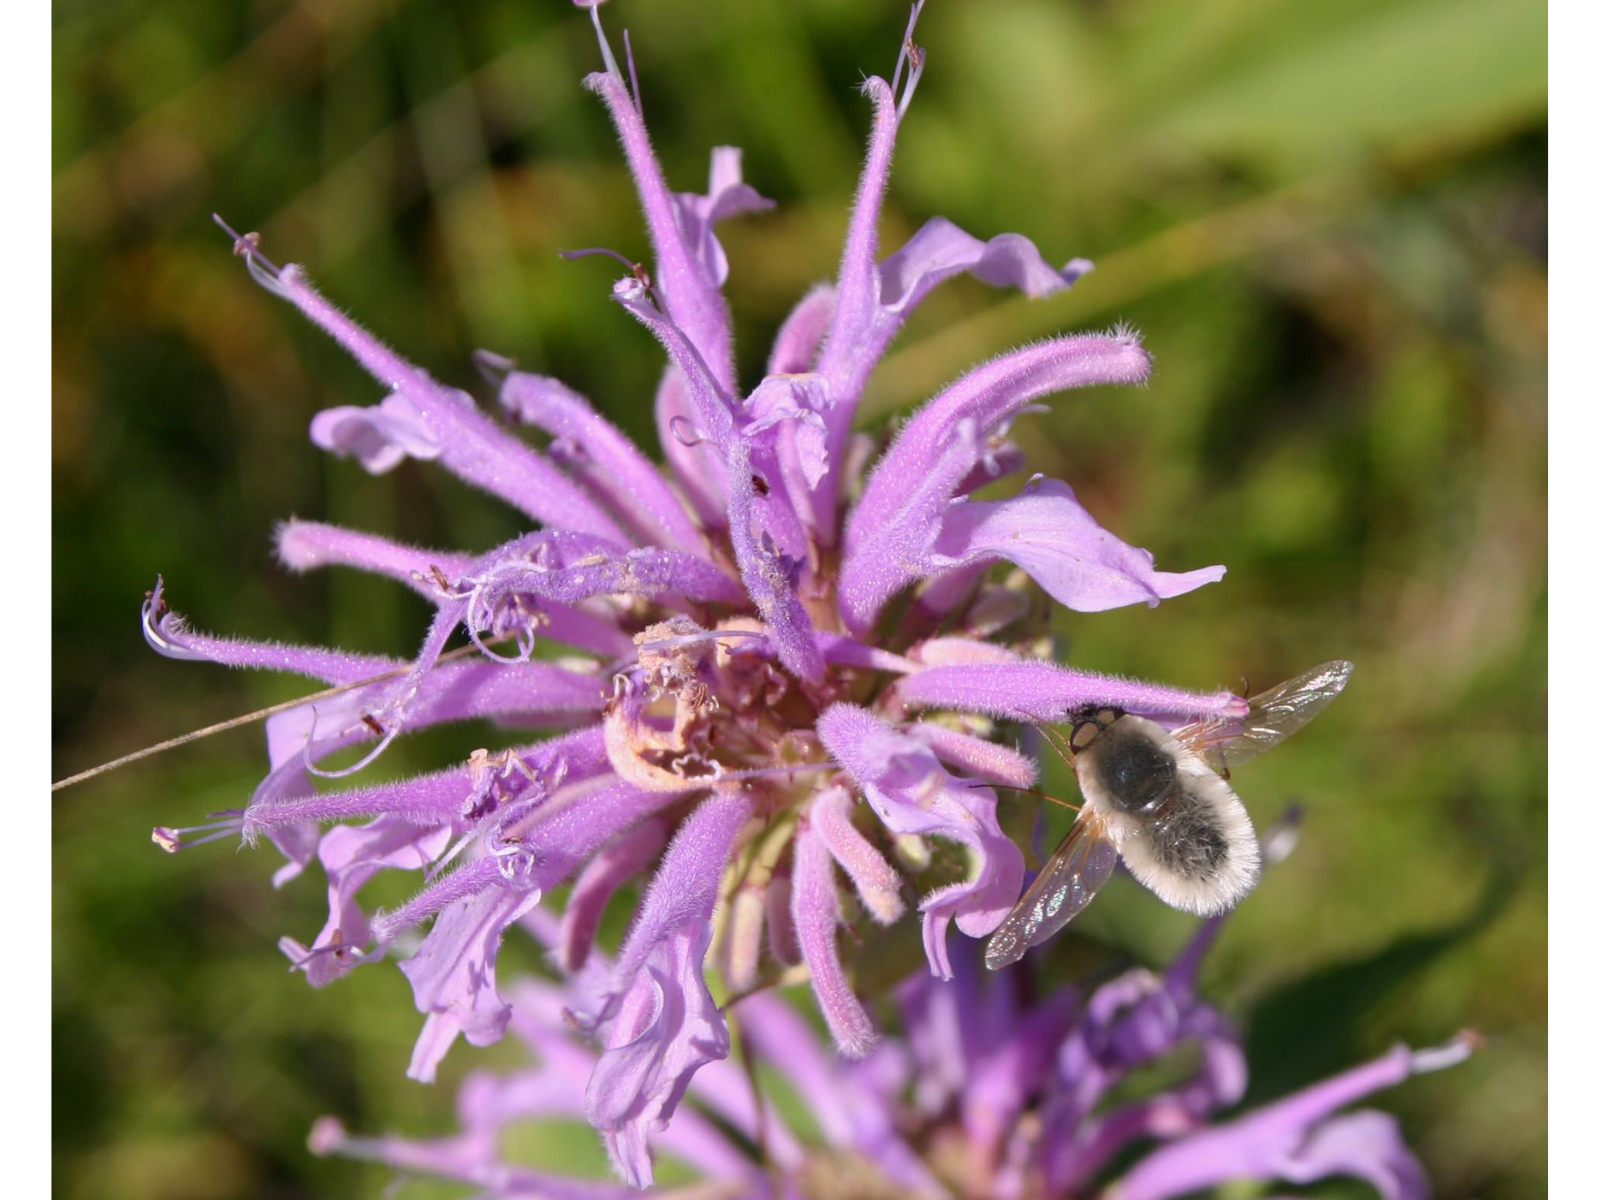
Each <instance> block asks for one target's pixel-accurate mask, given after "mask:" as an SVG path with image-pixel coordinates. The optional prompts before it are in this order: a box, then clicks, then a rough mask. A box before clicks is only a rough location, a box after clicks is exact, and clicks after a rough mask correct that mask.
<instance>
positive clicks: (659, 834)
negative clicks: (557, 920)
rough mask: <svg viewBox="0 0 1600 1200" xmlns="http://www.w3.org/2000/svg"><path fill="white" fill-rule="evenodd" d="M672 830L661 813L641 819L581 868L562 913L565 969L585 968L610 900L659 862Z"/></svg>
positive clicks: (570, 970) (561, 952) (561, 951)
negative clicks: (642, 872) (657, 860)
mask: <svg viewBox="0 0 1600 1200" xmlns="http://www.w3.org/2000/svg"><path fill="white" fill-rule="evenodd" d="M671 832H672V829H671V826H670V825H668V824H667V822H666V821H664V820H662V819H660V818H658V817H653V818H651V819H650V820H648V821H644V822H641V823H640V824H639V825H638V826H636V827H635V828H633V829H630V830H629V831H628V832H627V833H624V834H623V835H622V836H621V837H619V838H618V839H617V840H616V841H614V842H612V843H611V844H610V845H609V846H607V847H606V848H605V849H604V850H602V851H600V853H599V854H596V855H595V856H594V857H593V858H592V859H590V860H589V862H588V865H586V866H585V867H584V868H583V870H582V871H581V872H579V874H578V878H577V880H576V882H574V883H573V885H572V894H571V895H570V896H568V898H567V907H566V909H565V911H563V912H562V914H561V941H560V945H559V953H560V956H561V966H562V969H563V970H565V971H568V972H573V971H578V970H581V969H582V967H583V965H584V963H585V962H586V961H587V960H588V957H589V951H590V949H592V948H593V946H594V935H595V931H596V930H598V929H599V928H600V918H601V916H603V915H604V913H605V909H606V905H607V903H609V902H610V900H611V897H612V896H613V895H615V894H616V891H617V889H618V888H619V887H621V886H622V885H623V884H625V883H626V882H627V881H628V880H630V879H632V878H633V877H634V876H635V875H637V874H638V873H639V872H641V871H643V870H644V869H645V868H646V867H647V866H649V865H650V864H651V863H653V862H655V860H656V856H657V855H659V854H660V853H661V850H662V848H663V847H665V846H666V844H667V838H668V837H669V836H670V834H671Z"/></svg>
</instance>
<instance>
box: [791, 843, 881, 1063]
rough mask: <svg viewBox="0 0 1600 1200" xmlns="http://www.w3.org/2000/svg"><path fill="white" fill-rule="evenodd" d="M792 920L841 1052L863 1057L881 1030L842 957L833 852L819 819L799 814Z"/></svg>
mask: <svg viewBox="0 0 1600 1200" xmlns="http://www.w3.org/2000/svg"><path fill="white" fill-rule="evenodd" d="M793 904H794V926H795V930H796V931H797V932H798V934H799V937H800V951H801V954H802V955H804V957H805V961H806V966H807V967H809V968H810V971H811V990H812V992H813V993H814V994H815V995H816V998H817V1007H819V1008H820V1009H821V1010H822V1015H823V1017H824V1019H826V1020H827V1022H828V1030H829V1032H830V1033H832V1034H833V1040H834V1042H835V1044H837V1045H838V1047H839V1052H840V1053H841V1054H844V1055H846V1056H848V1057H850V1058H860V1057H861V1056H862V1055H864V1054H865V1053H866V1052H867V1051H868V1050H870V1049H871V1048H872V1043H873V1042H874V1041H875V1040H876V1039H877V1032H876V1031H875V1030H874V1029H873V1027H872V1018H871V1017H869V1016H867V1010H866V1009H864V1008H863V1007H862V1006H861V1001H860V1000H858V999H857V998H856V994H855V991H854V990H853V989H852V988H851V987H850V981H849V980H848V979H847V978H846V977H845V973H844V968H843V967H842V966H841V965H840V963H839V947H838V942H837V937H838V924H839V893H838V889H837V887H836V886H835V884H834V880H833V856H832V855H831V854H830V853H829V851H828V844H827V842H826V841H825V840H824V838H823V836H822V834H821V832H820V831H819V830H818V829H817V828H816V826H815V825H813V824H811V823H810V822H809V821H807V820H806V819H805V818H802V819H801V825H800V830H799V832H798V833H797V834H796V835H795V840H794V898H793Z"/></svg>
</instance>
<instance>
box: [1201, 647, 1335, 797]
mask: <svg viewBox="0 0 1600 1200" xmlns="http://www.w3.org/2000/svg"><path fill="white" fill-rule="evenodd" d="M1354 670H1355V664H1354V663H1350V662H1345V661H1344V660H1343V659H1340V660H1337V661H1335V662H1326V663H1323V664H1322V665H1321V666H1320V667H1312V668H1311V670H1309V671H1307V672H1305V673H1304V674H1302V675H1296V676H1295V677H1294V678H1293V679H1286V680H1285V681H1284V682H1282V683H1280V684H1278V686H1277V687H1270V688H1268V689H1267V690H1266V691H1264V692H1262V693H1260V694H1259V695H1256V696H1251V697H1250V711H1249V712H1248V713H1246V714H1245V715H1244V716H1242V717H1239V718H1237V719H1236V720H1217V719H1214V718H1213V719H1210V720H1205V721H1197V722H1195V723H1194V724H1192V725H1185V726H1184V727H1183V728H1182V729H1176V730H1174V731H1173V734H1172V736H1173V737H1175V738H1177V739H1178V740H1179V741H1180V742H1183V743H1184V744H1185V745H1186V746H1188V747H1189V748H1190V749H1192V750H1197V751H1199V752H1200V753H1201V754H1202V755H1204V756H1205V759H1206V761H1207V763H1209V764H1210V765H1211V767H1212V768H1213V769H1215V770H1216V771H1218V772H1225V771H1227V770H1231V769H1232V768H1233V767H1236V766H1238V765H1239V764H1240V763H1243V762H1248V761H1249V760H1250V759H1252V758H1254V757H1255V756H1256V755H1258V754H1260V753H1261V752H1262V751H1263V750H1270V749H1272V747H1274V746H1276V745H1277V744H1278V743H1279V742H1281V741H1283V739H1284V738H1286V737H1288V736H1289V735H1290V734H1291V733H1294V732H1295V731H1296V730H1298V729H1300V728H1302V727H1303V726H1304V725H1305V724H1306V723H1307V722H1308V721H1310V720H1311V719H1312V718H1313V717H1315V716H1316V715H1317V714H1318V713H1320V712H1321V711H1322V710H1323V709H1325V708H1327V707H1328V705H1329V704H1331V703H1333V698H1334V697H1335V696H1337V695H1338V694H1339V693H1340V692H1342V691H1344V685H1345V684H1347V683H1349V682H1350V673H1351V672H1352V671H1354Z"/></svg>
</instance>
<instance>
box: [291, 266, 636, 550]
mask: <svg viewBox="0 0 1600 1200" xmlns="http://www.w3.org/2000/svg"><path fill="white" fill-rule="evenodd" d="M279 282H280V284H281V286H282V289H283V295H284V296H286V297H287V298H288V299H289V300H290V301H292V302H293V303H294V305H295V307H296V308H298V309H299V310H300V311H301V312H302V313H304V314H305V315H306V316H307V317H309V318H310V319H311V320H312V321H313V322H315V323H316V324H317V325H319V326H320V327H321V328H322V329H323V331H324V332H326V333H327V334H329V335H330V336H331V337H332V338H334V340H336V341H337V342H338V343H339V344H340V345H342V346H343V347H344V348H345V349H346V350H348V351H349V352H350V353H351V354H352V355H353V356H354V357H355V359H356V361H357V362H359V363H360V364H361V365H362V366H363V367H365V368H366V369H367V371H368V372H369V373H370V374H371V375H372V376H373V377H374V378H375V379H377V380H378V382H380V383H382V384H383V385H384V386H385V387H389V388H393V389H394V391H395V393H396V394H395V395H394V396H391V397H389V398H388V399H386V400H384V401H383V402H382V403H381V404H380V405H378V406H377V408H376V409H358V408H349V407H346V408H338V409H330V410H329V411H327V412H325V413H321V414H319V415H318V417H317V418H316V420H314V421H313V422H312V427H311V428H312V437H313V439H314V440H315V441H316V442H317V444H318V445H320V446H322V447H323V448H324V449H327V450H333V451H334V452H336V453H339V454H355V455H356V456H357V457H359V458H360V460H361V462H362V464H363V465H364V466H366V467H367V469H368V470H371V471H383V470H388V469H389V468H390V467H392V466H394V465H395V464H396V463H398V462H399V461H400V459H401V458H402V457H405V456H406V455H407V454H411V453H414V452H416V451H418V450H421V451H422V452H423V456H425V457H437V458H438V459H439V460H440V462H442V463H443V465H445V466H446V467H449V468H450V470H452V471H453V472H455V473H456V474H457V475H460V476H461V477H462V478H463V479H465V480H466V481H467V482H468V483H471V484H474V485H476V486H477V487H481V488H483V489H484V490H485V491H488V492H491V493H493V494H494V495H497V496H499V497H500V498H501V499H503V500H505V501H507V502H508V503H510V504H513V505H515V506H516V507H517V508H520V509H521V510H522V511H523V512H525V513H527V514H528V515H529V516H530V517H532V518H533V519H534V520H536V521H542V522H544V523H546V524H548V525H552V526H554V527H556V528H558V529H571V530H574V531H576V532H579V533H592V534H595V535H597V536H599V537H605V538H610V539H612V540H614V541H617V542H619V543H624V544H625V543H626V540H627V539H626V537H625V536H624V534H623V532H622V530H621V529H620V528H618V526H617V524H616V522H615V521H613V520H612V519H611V518H610V517H609V516H607V515H606V513H605V512H604V511H603V510H602V509H601V508H600V506H599V505H598V504H596V503H595V502H594V501H593V500H592V499H590V498H589V496H588V495H586V494H585V493H584V491H583V490H582V489H581V488H579V487H578V486H577V485H576V484H574V483H573V482H572V481H571V480H570V479H568V478H566V476H564V475H562V474H561V472H560V471H558V470H556V468H555V467H554V466H552V465H551V464H550V463H549V462H547V461H545V459H544V458H542V457H541V456H540V455H538V454H536V453H535V452H534V451H533V450H531V449H530V448H529V447H527V446H525V445H523V444H522V443H521V442H519V441H518V440H517V439H516V438H514V437H512V436H511V435H510V434H509V433H507V432H506V431H505V430H503V429H500V428H499V427H498V426H496V425H495V424H494V423H493V422H492V421H490V420H489V419H488V418H487V417H485V416H484V415H483V414H482V413H480V412H479V411H478V410H477V407H476V406H475V405H474V404H473V403H472V397H470V396H468V395H467V394H466V393H465V392H462V391H459V390H457V389H454V388H446V387H442V386H441V385H439V384H438V383H436V382H434V380H433V379H432V377H431V376H429V375H428V373H427V372H426V371H423V370H421V369H419V368H417V367H414V366H412V365H411V364H410V363H408V362H407V361H406V360H405V359H403V358H401V357H400V356H399V355H397V354H395V353H394V351H392V350H390V349H389V348H388V347H387V346H385V345H384V344H383V343H382V342H380V341H379V340H378V339H377V338H375V337H373V336H372V335H371V334H370V333H368V332H367V331H366V330H364V329H362V328H361V327H360V326H359V325H357V324H356V323H355V322H354V321H352V320H351V319H350V318H349V317H347V316H345V314H344V313H342V312H340V311H339V310H338V309H337V308H335V307H334V306H333V305H332V304H329V303H328V302H327V301H326V300H325V299H323V298H322V296H321V295H320V294H319V293H318V292H317V291H316V290H315V289H314V288H313V287H312V286H311V283H310V281H309V280H308V279H307V278H306V276H305V271H304V269H303V268H301V267H298V266H296V265H294V264H292V263H291V264H290V265H289V266H287V267H285V268H284V269H283V273H282V275H280V276H279Z"/></svg>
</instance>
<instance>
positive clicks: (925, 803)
mask: <svg viewBox="0 0 1600 1200" xmlns="http://www.w3.org/2000/svg"><path fill="white" fill-rule="evenodd" d="M913 678H915V676H913ZM817 735H818V736H819V737H820V738H821V739H822V744H823V745H824V746H826V747H827V748H828V751H829V752H830V753H831V754H832V755H833V756H834V758H835V759H837V760H838V762H839V764H840V765H841V766H842V767H844V769H845V771H846V772H847V773H848V774H849V775H850V777H851V778H852V779H853V780H855V782H856V784H857V785H858V786H859V787H860V788H861V790H862V792H863V794H864V795H865V796H866V798H867V801H868V803H870V804H871V805H872V808H873V810H874V811H875V812H877V814H878V817H879V819H880V820H882V821H883V823H884V824H885V825H886V826H888V827H889V829H891V830H893V831H894V832H895V833H910V834H919V835H930V834H931V835H933V836H936V837H942V838H949V839H950V840H952V841H955V842H959V843H961V844H963V845H965V846H967V847H970V849H971V852H972V853H971V857H972V859H973V860H974V862H973V865H972V867H971V869H970V870H971V874H970V878H968V879H966V880H964V881H962V882H959V883H953V884H950V885H948V886H946V887H943V888H939V889H937V890H935V891H933V892H929V893H928V894H927V895H925V896H924V897H923V898H922V903H921V905H920V907H921V909H922V913H923V925H922V929H923V944H924V946H925V948H926V950H927V953H928V962H929V965H930V966H931V967H932V968H933V971H934V974H936V975H938V976H939V977H940V978H943V979H948V978H950V975H951V967H950V958H949V952H948V949H947V946H946V933H947V931H948V929H949V926H950V922H951V921H952V920H953V921H955V923H956V924H957V925H958V926H959V928H960V929H961V931H962V932H963V933H965V934H967V935H968V936H969V937H982V936H983V935H984V934H986V933H990V932H992V931H993V930H994V928H995V926H996V925H998V924H999V923H1000V922H1001V921H1002V920H1004V919H1005V916H1006V914H1007V913H1008V912H1010V911H1011V906H1012V905H1013V904H1015V903H1016V900H1017V896H1018V895H1019V894H1020V892H1021V891H1022V873H1023V864H1022V852H1021V851H1019V850H1018V849H1017V847H1016V846H1015V845H1013V844H1012V842H1011V840H1010V839H1009V838H1007V837H1006V836H1005V834H1004V833H1003V832H1001V830H1000V826H999V823H998V821H997V820H996V817H995V806H996V803H997V801H996V798H995V794H994V793H993V792H992V791H990V790H989V789H988V788H984V787H971V786H967V785H966V784H965V783H962V782H958V781H956V780H954V779H952V778H951V777H950V776H949V775H948V774H947V773H946V772H945V770H944V768H943V767H941V766H940V765H939V761H938V759H937V758H935V757H934V755H933V752H932V751H931V750H929V749H928V748H927V747H926V746H925V745H923V744H922V743H921V742H919V741H917V740H916V739H914V738H912V737H909V736H907V735H906V734H904V733H901V732H899V731H898V730H896V729H894V728H893V727H892V726H890V725H887V724H885V723H884V722H883V721H882V720H881V719H880V718H878V717H876V716H874V715H873V714H872V713H869V712H868V711H867V710H866V709H863V708H858V707H856V706H855V705H852V704H835V705H833V706H832V707H831V708H829V709H828V710H827V711H826V712H824V713H823V714H822V716H821V717H819V718H818V719H817Z"/></svg>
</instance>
